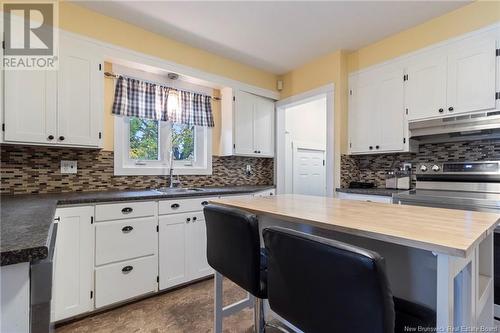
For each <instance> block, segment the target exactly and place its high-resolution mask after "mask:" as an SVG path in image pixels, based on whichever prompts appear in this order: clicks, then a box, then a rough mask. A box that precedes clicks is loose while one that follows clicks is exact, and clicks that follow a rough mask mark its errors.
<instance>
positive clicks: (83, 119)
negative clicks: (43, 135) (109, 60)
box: [57, 36, 104, 147]
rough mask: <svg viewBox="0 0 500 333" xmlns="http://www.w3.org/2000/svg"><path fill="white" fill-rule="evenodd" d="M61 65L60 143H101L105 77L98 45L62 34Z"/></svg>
mask: <svg viewBox="0 0 500 333" xmlns="http://www.w3.org/2000/svg"><path fill="white" fill-rule="evenodd" d="M59 66H60V70H59V82H58V83H59V94H58V136H57V140H58V143H59V144H67V145H78V146H90V147H99V146H100V143H101V139H100V136H102V135H100V134H99V133H101V132H102V119H101V118H102V117H103V80H104V77H103V74H102V71H101V69H102V59H101V57H100V55H99V52H98V49H97V47H96V46H94V45H93V44H91V43H88V42H84V41H80V40H75V39H72V38H68V37H64V38H63V37H62V36H61V46H60V63H59Z"/></svg>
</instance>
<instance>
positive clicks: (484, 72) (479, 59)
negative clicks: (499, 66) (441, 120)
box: [447, 37, 496, 114]
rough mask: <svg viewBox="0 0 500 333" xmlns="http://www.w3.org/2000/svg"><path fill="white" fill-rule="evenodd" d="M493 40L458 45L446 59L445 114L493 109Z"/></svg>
mask: <svg viewBox="0 0 500 333" xmlns="http://www.w3.org/2000/svg"><path fill="white" fill-rule="evenodd" d="M495 43H496V42H495V39H494V38H491V37H481V38H473V39H470V40H467V41H462V42H460V45H459V46H457V47H456V48H454V49H453V50H450V54H449V56H448V94H447V104H448V105H447V111H448V110H452V111H448V114H455V113H464V112H471V111H480V110H488V109H493V108H495V61H496V58H495Z"/></svg>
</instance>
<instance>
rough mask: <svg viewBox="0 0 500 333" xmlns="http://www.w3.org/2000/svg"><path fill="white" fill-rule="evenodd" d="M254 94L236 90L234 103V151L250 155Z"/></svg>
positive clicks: (252, 139)
mask: <svg viewBox="0 0 500 333" xmlns="http://www.w3.org/2000/svg"><path fill="white" fill-rule="evenodd" d="M254 106H255V96H254V95H252V94H249V93H246V92H243V91H241V92H238V93H237V94H236V96H235V103H234V131H233V136H234V153H235V154H241V155H252V154H254V153H255V149H254Z"/></svg>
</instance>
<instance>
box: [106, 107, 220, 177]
mask: <svg viewBox="0 0 500 333" xmlns="http://www.w3.org/2000/svg"><path fill="white" fill-rule="evenodd" d="M171 156H172V157H173V160H172V166H173V169H174V171H173V173H174V174H176V175H207V174H211V173H212V156H211V130H210V129H209V128H207V127H202V126H190V125H184V124H177V123H171V122H164V121H156V120H151V119H143V118H136V117H116V118H115V175H167V174H169V172H170V162H171V161H170V157H171Z"/></svg>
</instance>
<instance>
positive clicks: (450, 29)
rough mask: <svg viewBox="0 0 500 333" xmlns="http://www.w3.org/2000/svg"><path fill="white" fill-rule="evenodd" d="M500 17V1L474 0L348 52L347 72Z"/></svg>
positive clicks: (454, 35) (472, 29) (427, 44)
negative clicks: (474, 0) (475, 0)
mask: <svg viewBox="0 0 500 333" xmlns="http://www.w3.org/2000/svg"><path fill="white" fill-rule="evenodd" d="M499 21H500V1H477V2H473V3H471V4H469V5H467V6H464V7H461V8H458V9H456V10H454V11H452V12H449V13H447V14H445V15H443V16H439V17H437V18H434V19H432V20H430V21H427V22H425V23H423V24H420V25H418V26H416V27H413V28H410V29H408V30H405V31H402V32H400V33H397V34H395V35H392V36H390V37H388V38H385V39H382V40H380V41H378V42H376V43H374V44H371V45H368V46H365V47H363V48H361V49H359V50H357V51H355V52H352V53H351V54H349V57H348V66H349V67H348V70H349V72H352V71H356V70H359V69H361V68H364V67H368V66H371V65H374V64H377V63H379V62H383V61H386V60H389V59H391V58H395V57H398V56H400V55H403V54H406V53H410V52H412V51H416V50H418V49H421V48H423V47H426V46H429V45H431V44H435V43H439V42H441V41H444V40H446V39H449V38H452V37H456V36H459V35H462V34H464V33H467V32H470V31H474V30H477V29H480V28H482V27H485V26H488V25H491V24H493V23H495V22H499Z"/></svg>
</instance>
